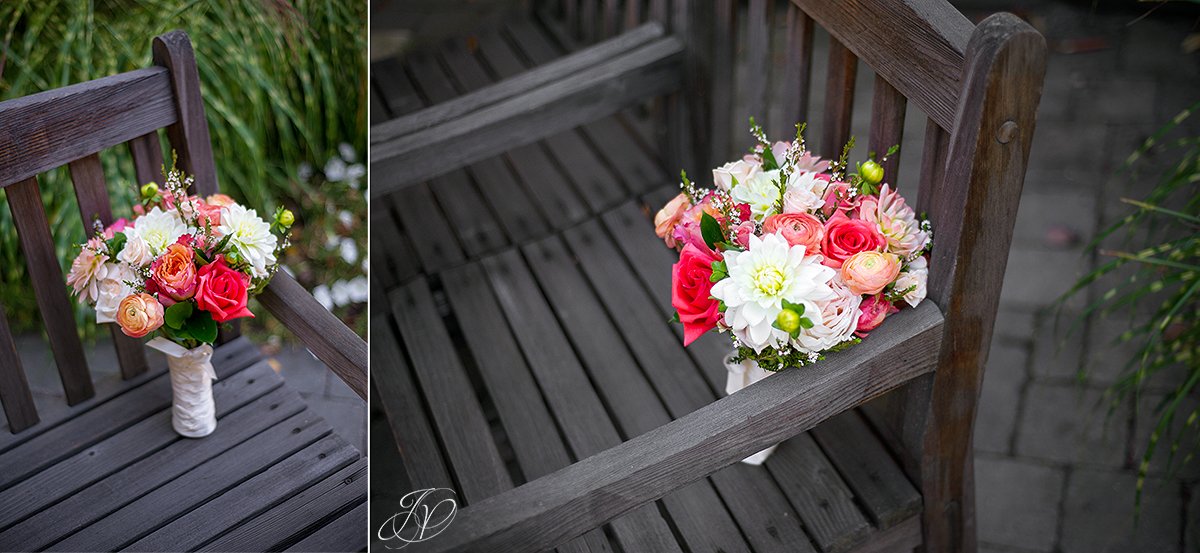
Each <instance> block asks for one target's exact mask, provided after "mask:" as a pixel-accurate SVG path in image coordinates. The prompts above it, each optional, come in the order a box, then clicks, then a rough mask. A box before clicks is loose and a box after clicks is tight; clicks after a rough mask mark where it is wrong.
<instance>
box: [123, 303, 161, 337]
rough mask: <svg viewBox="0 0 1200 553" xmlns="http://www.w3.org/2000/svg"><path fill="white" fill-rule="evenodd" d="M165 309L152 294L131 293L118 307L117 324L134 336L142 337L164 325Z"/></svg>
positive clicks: (127, 334) (127, 333)
mask: <svg viewBox="0 0 1200 553" xmlns="http://www.w3.org/2000/svg"><path fill="white" fill-rule="evenodd" d="M164 312H165V310H164V309H163V306H162V304H161V303H158V300H156V299H154V296H151V295H150V294H145V293H142V294H131V295H129V296H126V297H125V299H123V300H121V304H120V305H119V306H118V307H117V325H119V326H120V327H121V332H124V333H125V335H126V336H130V337H132V338H141V337H142V336H145V335H147V334H150V333H151V332H154V331H155V330H158V327H160V326H162V325H163V313H164Z"/></svg>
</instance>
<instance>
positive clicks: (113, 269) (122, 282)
mask: <svg viewBox="0 0 1200 553" xmlns="http://www.w3.org/2000/svg"><path fill="white" fill-rule="evenodd" d="M105 269H106V270H105V275H104V278H103V279H102V280H100V281H98V282H97V284H96V290H97V295H96V322H97V323H113V322H116V321H117V308H118V307H120V305H121V300H123V299H125V298H126V297H127V296H129V295H130V294H132V293H133V288H132V287H131V286H129V284H128V283H129V282H132V281H134V280H136V279H137V275H135V274H134V272H133V269H131V268H130V267H129V265H126V264H125V263H108V264H106V267H105Z"/></svg>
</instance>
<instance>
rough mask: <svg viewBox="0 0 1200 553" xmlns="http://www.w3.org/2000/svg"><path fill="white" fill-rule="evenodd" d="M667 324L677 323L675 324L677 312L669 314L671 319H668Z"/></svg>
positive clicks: (677, 320)
mask: <svg viewBox="0 0 1200 553" xmlns="http://www.w3.org/2000/svg"><path fill="white" fill-rule="evenodd" d="M667 322H668V323H677V322H679V312H675V313H671V318H670V319H667Z"/></svg>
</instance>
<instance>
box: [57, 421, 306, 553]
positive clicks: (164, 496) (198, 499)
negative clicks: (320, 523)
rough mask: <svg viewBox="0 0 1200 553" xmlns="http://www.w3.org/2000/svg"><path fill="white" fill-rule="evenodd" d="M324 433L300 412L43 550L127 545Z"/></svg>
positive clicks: (109, 549)
mask: <svg viewBox="0 0 1200 553" xmlns="http://www.w3.org/2000/svg"><path fill="white" fill-rule="evenodd" d="M260 413H261V412H260ZM327 434H329V425H328V424H326V423H325V421H323V420H321V419H320V418H319V417H317V416H316V415H314V414H312V413H309V412H307V411H304V412H301V413H299V414H297V415H295V416H293V417H291V418H289V419H287V420H284V421H283V422H281V423H279V424H276V425H275V426H273V427H271V428H270V429H268V430H266V431H265V432H262V433H261V434H259V435H257V436H255V437H254V438H252V439H250V440H247V441H245V442H242V443H240V444H238V445H236V446H234V447H232V448H230V449H227V450H225V451H224V452H223V453H221V454H220V455H218V456H216V457H213V458H212V459H209V460H208V461H206V462H205V463H203V464H201V465H199V466H196V467H195V468H193V469H192V470H189V471H187V472H186V473H183V474H182V475H180V476H178V477H176V478H174V479H173V480H170V481H169V482H167V483H165V484H163V485H162V486H160V487H158V488H156V489H154V490H153V491H151V492H149V493H147V494H146V495H143V496H141V497H139V498H137V499H136V500H134V501H133V502H131V503H128V504H126V505H124V506H122V507H121V508H119V509H117V510H116V511H113V512H112V513H110V514H108V515H106V516H105V517H104V518H101V519H100V520H97V521H96V522H93V523H92V524H90V525H88V526H87V527H86V528H83V529H81V530H79V531H78V532H75V533H73V534H71V535H70V536H68V537H66V538H65V539H63V540H61V541H58V542H56V543H54V544H52V545H50V546H49V547H48V548H47V550H48V551H84V550H107V551H112V550H116V549H121V548H123V547H126V546H127V545H128V544H130V543H131V542H133V541H134V540H136V539H138V538H139V537H142V536H145V535H147V534H148V533H149V532H152V531H154V530H155V529H157V528H160V527H162V526H163V525H164V524H167V523H169V522H170V521H172V520H174V519H176V518H178V517H179V516H181V515H183V514H184V513H187V512H189V511H191V510H193V509H195V508H196V507H197V506H198V505H201V504H203V503H205V502H206V501H208V500H209V499H211V498H213V497H215V496H218V495H220V494H221V493H223V492H224V491H226V490H228V489H230V488H232V487H234V486H236V485H238V484H239V483H241V482H243V481H245V480H246V479H248V478H250V477H251V476H253V475H255V474H257V473H259V472H262V471H263V470H266V469H267V468H269V467H271V466H274V465H275V464H277V463H278V462H279V461H281V460H283V459H286V458H288V457H290V456H291V455H292V454H294V453H296V452H297V451H300V450H302V449H304V448H306V447H308V446H309V444H312V443H313V442H316V441H317V440H319V439H321V438H322V437H323V436H326V435H327Z"/></svg>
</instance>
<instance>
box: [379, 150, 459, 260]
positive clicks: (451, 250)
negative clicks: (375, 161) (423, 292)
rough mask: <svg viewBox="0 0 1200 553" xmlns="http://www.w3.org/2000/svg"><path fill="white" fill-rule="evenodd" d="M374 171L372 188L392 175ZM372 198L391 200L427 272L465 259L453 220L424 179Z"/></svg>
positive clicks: (418, 258)
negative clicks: (451, 220) (444, 211)
mask: <svg viewBox="0 0 1200 553" xmlns="http://www.w3.org/2000/svg"><path fill="white" fill-rule="evenodd" d="M373 175H375V176H372V177H371V187H372V188H376V187H378V186H382V183H384V182H390V179H391V178H392V176H391V175H388V174H386V173H384V174H380V171H375V172H374V173H373ZM371 202H372V204H382V205H389V204H390V206H391V207H392V211H393V212H394V213H395V214H396V215H397V218H398V219H399V220H400V225H401V227H402V228H403V229H404V233H405V235H407V236H409V237H411V238H412V247H413V250H415V251H416V256H414V260H417V261H419V262H420V265H421V267H423V268H424V270H425V271H426V272H437V271H440V270H442V269H445V268H446V267H450V266H453V265H457V264H459V263H461V262H462V261H463V260H464V259H466V256H465V255H464V254H463V250H462V246H461V245H459V243H458V239H457V238H456V237H455V234H454V229H453V228H451V226H450V221H449V220H448V219H447V218H446V215H445V214H444V213H443V212H442V207H441V206H440V205H439V204H438V202H437V200H436V199H435V198H434V196H433V192H432V191H431V190H430V189H429V186H428V185H426V184H425V183H421V184H419V185H417V186H412V187H409V188H407V189H405V190H403V193H400V194H393V195H391V196H390V197H388V198H380V199H372V200H371Z"/></svg>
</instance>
